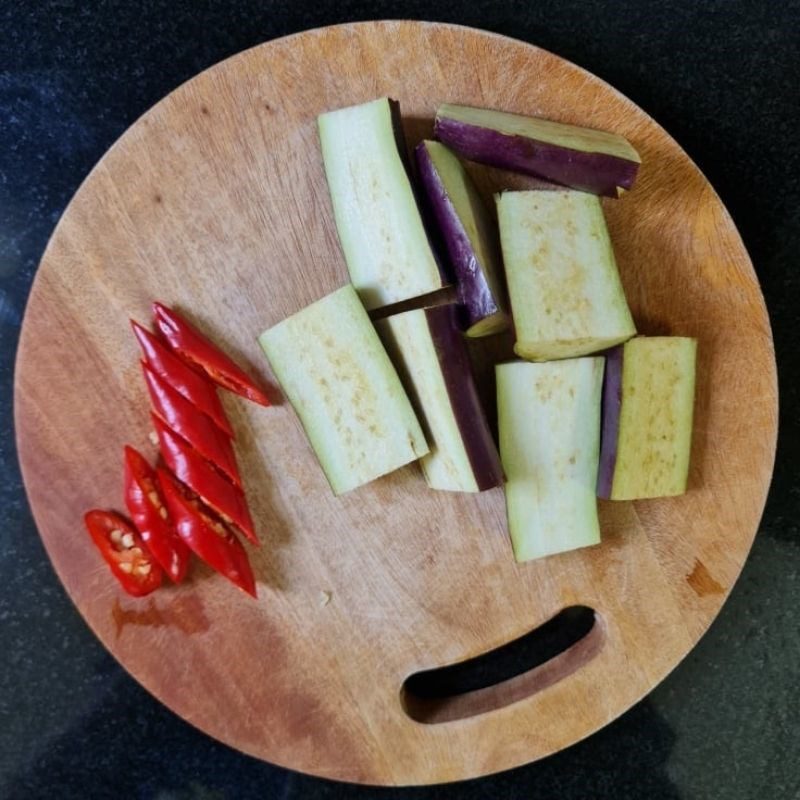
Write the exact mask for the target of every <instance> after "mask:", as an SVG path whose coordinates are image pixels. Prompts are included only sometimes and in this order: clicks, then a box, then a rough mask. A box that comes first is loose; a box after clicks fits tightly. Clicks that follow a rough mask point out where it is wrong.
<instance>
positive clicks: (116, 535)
mask: <svg viewBox="0 0 800 800" xmlns="http://www.w3.org/2000/svg"><path fill="white" fill-rule="evenodd" d="M108 538H109V539H111V541H112V542H113V543H114V544H119V543H120V542H121V541H122V531H121V530H119V528H114V530H113V531H111V533H109V534H108Z"/></svg>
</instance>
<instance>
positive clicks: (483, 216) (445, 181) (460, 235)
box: [415, 141, 509, 337]
mask: <svg viewBox="0 0 800 800" xmlns="http://www.w3.org/2000/svg"><path fill="white" fill-rule="evenodd" d="M415 154H416V161H417V171H418V173H419V177H420V183H421V185H422V188H423V190H424V195H425V198H426V200H427V206H428V209H429V211H430V216H431V218H432V219H433V221H434V223H435V225H436V228H437V230H438V232H439V234H440V236H441V240H442V242H443V244H444V249H445V250H446V253H447V259H445V262H444V263H445V264H446V265H449V266H450V271H451V272H450V274H449V275H448V277H449V278H450V279H451V280H452V281H453V282H454V283H455V286H456V294H457V298H458V303H459V305H460V309H461V317H462V318H463V320H464V328H465V333H466V335H467V336H470V337H478V336H488V335H491V334H494V333H499V332H500V331H503V330H506V329H507V328H508V326H509V317H508V313H507V305H506V300H505V287H504V286H503V284H502V269H501V260H500V251H499V246H498V241H497V231H496V228H495V226H494V225H493V224H492V222H491V220H490V218H489V214H488V212H487V209H486V208H485V207H484V205H483V201H482V200H481V198H480V196H479V194H478V190H477V188H476V187H475V185H474V184H473V182H472V179H471V178H470V176H469V174H468V173H467V171H466V170H465V169H464V167H463V165H462V164H461V162H460V161H459V160H458V158H457V157H456V155H455V154H454V153H452V152H451V151H450V150H448V149H447V148H446V147H445V146H444V145H443V144H440V143H439V142H432V141H423V142H420V144H419V145H418V146H417V148H416V150H415Z"/></svg>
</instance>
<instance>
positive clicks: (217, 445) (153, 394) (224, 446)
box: [142, 362, 242, 486]
mask: <svg viewBox="0 0 800 800" xmlns="http://www.w3.org/2000/svg"><path fill="white" fill-rule="evenodd" d="M142 369H143V371H144V378H145V382H146V383H147V388H148V390H149V392H150V399H151V400H152V402H153V410H154V411H155V412H156V414H157V415H158V416H159V417H161V419H162V420H163V421H164V422H165V423H166V424H167V425H168V426H169V427H170V428H172V430H174V431H175V432H176V433H178V434H180V436H181V437H183V438H184V439H185V440H186V441H187V442H189V444H190V445H192V447H194V449H195V450H197V452H198V453H200V455H201V456H203V458H205V459H206V460H208V461H210V462H211V463H212V464H213V465H214V466H215V467H217V468H218V469H220V470H221V471H222V472H224V473H225V474H226V475H227V476H228V477H229V478H230V479H231V480H232V481H233V482H234V483H235V484H236V485H237V486H241V485H242V479H241V476H240V475H239V468H238V467H237V466H236V456H235V455H234V453H233V447H232V446H231V440H230V439H229V438H228V437H227V436H226V435H225V434H224V433H223V432H222V431H221V430H220V429H219V428H218V427H217V426H216V424H215V423H214V421H213V420H212V419H211V418H210V417H207V416H206V415H205V414H203V413H202V412H201V411H199V410H198V409H197V407H196V406H193V405H192V404H191V403H190V402H189V401H188V400H187V399H186V398H185V397H184V396H183V395H181V394H178V392H176V391H175V390H174V389H173V388H172V387H171V386H170V385H169V384H168V383H167V382H166V381H165V380H164V379H163V378H160V377H159V376H158V375H156V373H155V372H153V370H152V369H151V368H150V367H149V366H148V365H147V363H146V362H142Z"/></svg>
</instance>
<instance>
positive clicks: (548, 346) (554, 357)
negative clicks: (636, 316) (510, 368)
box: [514, 331, 635, 361]
mask: <svg viewBox="0 0 800 800" xmlns="http://www.w3.org/2000/svg"><path fill="white" fill-rule="evenodd" d="M634 333H635V331H631V332H630V333H626V334H624V335H622V336H615V337H612V338H609V339H602V338H585V339H567V340H563V341H554V342H517V343H516V344H515V345H514V352H515V353H516V354H517V355H518V356H519V357H520V358H524V359H525V360H526V361H560V360H561V359H564V358H577V357H579V356H585V355H591V354H592V353H601V352H602V351H604V350H608V349H609V348H611V347H614V346H615V345H618V344H620V343H621V342H625V341H627V340H628V339H630V338H631V337H632V336H633V335H634Z"/></svg>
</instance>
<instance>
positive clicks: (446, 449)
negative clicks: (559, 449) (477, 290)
mask: <svg viewBox="0 0 800 800" xmlns="http://www.w3.org/2000/svg"><path fill="white" fill-rule="evenodd" d="M376 325H377V328H378V330H379V332H380V334H381V337H382V338H383V340H384V342H385V343H386V347H387V350H388V352H389V354H390V356H391V357H392V359H393V361H394V363H395V366H396V367H397V370H398V373H399V374H400V378H401V380H402V381H403V383H404V385H405V387H406V390H407V392H408V394H409V397H410V398H411V401H412V404H413V405H414V406H415V408H416V410H417V413H418V415H419V418H420V420H421V421H422V424H423V426H424V428H425V432H426V435H427V439H428V441H429V443H430V447H431V450H430V453H428V454H427V455H426V456H424V457H423V458H422V459H420V465H421V467H422V471H423V473H424V475H425V479H426V481H427V482H428V486H430V488H432V489H438V490H442V491H451V492H481V491H484V490H486V489H491V488H494V487H495V486H499V485H500V484H501V483H502V481H503V470H502V467H501V465H500V458H499V455H498V453H497V448H496V446H495V443H494V440H493V439H492V435H491V432H490V430H489V425H488V422H487V420H486V416H485V414H484V412H483V408H482V407H481V404H480V400H479V399H478V393H477V389H476V387H475V382H474V379H473V375H472V367H471V364H470V360H469V354H468V353H467V349H466V343H465V341H464V339H463V337H462V335H461V332H460V331H459V329H458V326H457V323H456V317H455V307H454V306H437V307H435V308H427V309H418V310H414V311H407V312H405V313H403V314H398V315H396V316H394V317H388V318H386V319H383V320H380V321H379V322H378V323H376Z"/></svg>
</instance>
